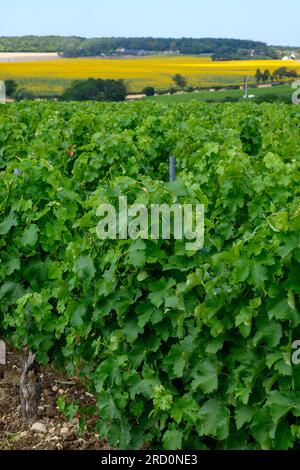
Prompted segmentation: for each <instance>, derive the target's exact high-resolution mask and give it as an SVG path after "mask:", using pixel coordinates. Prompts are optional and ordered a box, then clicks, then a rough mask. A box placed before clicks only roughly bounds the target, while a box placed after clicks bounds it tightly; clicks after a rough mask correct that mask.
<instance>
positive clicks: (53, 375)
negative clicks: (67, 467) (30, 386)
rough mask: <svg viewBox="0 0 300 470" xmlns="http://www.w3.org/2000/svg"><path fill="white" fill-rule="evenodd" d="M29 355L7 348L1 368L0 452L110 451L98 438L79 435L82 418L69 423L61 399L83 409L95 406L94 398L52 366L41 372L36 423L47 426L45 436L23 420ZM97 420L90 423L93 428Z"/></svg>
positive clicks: (85, 433)
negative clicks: (21, 384)
mask: <svg viewBox="0 0 300 470" xmlns="http://www.w3.org/2000/svg"><path fill="white" fill-rule="evenodd" d="M25 358H26V355H25V354H24V353H21V352H17V351H15V350H13V349H12V348H8V351H7V358H6V359H7V360H6V362H7V363H6V365H5V366H3V365H0V450H35V449H37V450H104V449H105V450H107V449H110V447H109V446H108V445H107V443H106V442H104V441H103V440H101V439H99V435H97V434H95V433H93V432H87V431H86V430H85V429H84V430H82V431H79V417H78V416H77V415H76V416H75V417H73V419H72V420H70V421H68V420H67V419H66V418H65V416H64V415H63V414H62V413H61V412H60V410H59V409H58V408H57V406H56V401H57V399H58V398H59V396H61V395H64V396H65V398H66V401H67V402H68V403H70V402H71V401H73V400H77V401H78V402H79V404H80V406H84V407H85V406H90V405H93V404H94V403H95V398H94V396H93V395H92V394H90V393H88V392H86V391H85V390H84V387H83V386H82V384H81V383H80V382H79V381H78V380H76V379H74V380H70V379H66V378H65V377H64V376H63V374H61V373H60V372H57V371H55V370H54V369H53V368H52V367H51V366H46V367H43V368H42V369H41V382H42V393H41V400H40V403H39V412H38V416H37V417H36V419H35V420H34V422H35V423H37V422H38V423H41V424H43V425H44V426H45V429H44V431H45V432H44V433H37V432H36V431H32V430H31V426H32V423H31V424H28V423H26V422H24V420H23V419H22V417H21V411H20V400H19V380H20V375H21V371H22V366H23V362H24V359H25ZM96 420H97V417H96V416H95V415H92V416H90V417H89V418H88V420H87V425H88V428H89V429H92V428H93V425H94V424H95V422H96Z"/></svg>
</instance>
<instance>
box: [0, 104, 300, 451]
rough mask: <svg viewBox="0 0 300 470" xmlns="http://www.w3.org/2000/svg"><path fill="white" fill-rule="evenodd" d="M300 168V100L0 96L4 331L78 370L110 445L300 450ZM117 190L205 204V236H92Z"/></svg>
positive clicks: (0, 306)
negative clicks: (299, 353) (199, 240)
mask: <svg viewBox="0 0 300 470" xmlns="http://www.w3.org/2000/svg"><path fill="white" fill-rule="evenodd" d="M171 155H174V156H176V158H177V179H176V181H175V182H174V183H169V182H168V181H169V174H168V171H169V169H168V162H169V157H170V156H171ZM299 170H300V109H299V108H298V107H297V106H292V105H284V104H280V105H278V104H276V105H272V104H262V105H256V104H254V103H238V104H225V105H224V104H222V105H219V104H215V105H208V104H203V103H200V102H193V101H191V102H187V103H182V104H181V103H175V104H174V105H172V104H169V105H164V104H163V103H162V104H160V103H156V102H155V101H153V102H152V101H145V102H140V103H123V104H105V103H82V104H76V103H67V104H65V103H55V102H53V103H50V102H48V103H46V102H32V103H29V102H22V103H18V104H17V103H11V104H7V105H3V106H2V107H1V108H0V336H1V338H3V339H5V340H6V341H7V342H8V343H10V344H12V345H13V346H14V347H16V348H22V347H25V346H28V348H29V349H30V351H32V352H33V353H36V354H37V360H38V362H39V363H41V364H46V363H49V362H51V363H53V364H54V366H55V367H56V368H58V369H62V370H64V372H65V374H66V375H68V376H70V377H72V376H74V375H79V376H81V377H82V378H83V379H84V383H85V384H86V387H87V390H89V392H91V393H92V394H94V395H95V396H96V399H97V413H98V416H99V418H98V421H97V425H96V430H95V431H97V433H98V434H100V436H101V437H102V438H104V439H107V441H108V442H109V443H110V445H111V446H112V447H114V448H118V449H141V448H160V449H161V448H163V449H172V450H174V449H189V450H190V449H197V450H202V449H203V450H204V449H208V450H213V449H250V450H254V449H259V450H261V449H291V448H294V449H299V447H300V446H299V439H300V421H299V418H300V365H296V364H293V363H292V360H291V357H292V354H293V347H292V345H293V342H294V341H296V340H300V235H299V233H300V232H299V229H300V209H299V208H300V171H299ZM122 195H126V196H127V197H128V200H129V201H130V202H132V203H133V202H138V203H143V204H146V205H150V204H152V203H156V204H162V203H174V202H178V203H200V204H204V206H205V243H204V247H203V248H202V249H201V250H197V251H186V249H185V242H184V241H181V240H174V239H172V238H171V240H163V239H159V240H151V239H149V240H142V239H137V240H120V239H117V240H100V239H99V238H98V237H97V234H96V227H97V223H98V219H99V218H98V217H97V208H98V206H99V203H100V201H104V202H111V203H115V201H116V200H117V199H118V197H119V196H122ZM66 406H72V403H69V404H66Z"/></svg>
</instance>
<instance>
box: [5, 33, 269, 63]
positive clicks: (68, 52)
mask: <svg viewBox="0 0 300 470" xmlns="http://www.w3.org/2000/svg"><path fill="white" fill-rule="evenodd" d="M127 51H128V54H129V55H135V54H136V55H142V54H147V53H160V52H179V53H181V54H196V55H198V54H209V55H211V56H212V58H213V59H214V60H231V59H250V58H252V59H253V58H254V59H255V58H272V59H275V58H277V54H276V51H275V49H274V48H272V47H270V46H268V45H267V44H265V43H263V42H257V41H250V40H240V39H221V38H217V39H214V38H202V39H193V38H181V39H174V38H91V39H87V38H82V37H76V36H70V37H64V36H19V37H0V52H60V53H61V54H62V55H63V56H64V57H90V56H98V55H118V54H119V55H122V54H124V53H125V54H126V53H127Z"/></svg>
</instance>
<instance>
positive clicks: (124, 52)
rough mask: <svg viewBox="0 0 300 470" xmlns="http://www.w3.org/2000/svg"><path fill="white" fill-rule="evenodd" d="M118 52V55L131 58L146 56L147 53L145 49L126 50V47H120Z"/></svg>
mask: <svg viewBox="0 0 300 470" xmlns="http://www.w3.org/2000/svg"><path fill="white" fill-rule="evenodd" d="M116 52H117V53H118V54H122V55H131V56H141V55H146V51H144V50H143V49H125V48H124V47H119V48H118V49H116Z"/></svg>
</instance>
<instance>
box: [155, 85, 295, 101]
mask: <svg viewBox="0 0 300 470" xmlns="http://www.w3.org/2000/svg"><path fill="white" fill-rule="evenodd" d="M293 91H294V90H293V89H292V88H291V86H290V85H280V86H273V87H270V88H249V94H250V95H255V96H256V97H262V96H270V95H276V96H278V97H279V98H286V99H289V98H290V100H291V101H292V94H293ZM244 94H245V91H244V90H225V91H213V92H210V91H199V92H194V93H184V94H175V95H162V96H155V97H153V98H147V99H151V100H154V101H157V102H158V103H165V104H168V103H185V102H189V101H192V100H196V101H204V102H205V101H208V100H220V101H221V100H224V99H227V98H237V99H241V100H242V99H243V96H244ZM253 101H255V98H254V99H253Z"/></svg>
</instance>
